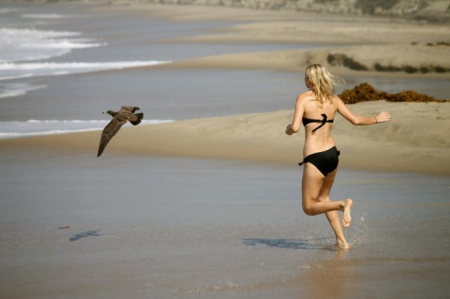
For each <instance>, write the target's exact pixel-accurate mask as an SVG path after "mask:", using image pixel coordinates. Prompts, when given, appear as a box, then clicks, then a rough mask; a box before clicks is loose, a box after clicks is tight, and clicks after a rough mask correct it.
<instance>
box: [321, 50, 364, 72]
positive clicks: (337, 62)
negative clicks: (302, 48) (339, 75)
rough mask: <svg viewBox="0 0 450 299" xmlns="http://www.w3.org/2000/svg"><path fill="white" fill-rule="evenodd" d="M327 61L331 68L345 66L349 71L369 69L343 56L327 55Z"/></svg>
mask: <svg viewBox="0 0 450 299" xmlns="http://www.w3.org/2000/svg"><path fill="white" fill-rule="evenodd" d="M327 61H328V63H329V64H330V65H333V66H345V67H348V68H349V69H351V70H356V71H367V70H368V69H369V68H368V67H366V66H365V65H363V64H361V63H359V62H357V61H356V60H354V59H353V58H351V57H348V56H347V55H345V54H328V56H327Z"/></svg>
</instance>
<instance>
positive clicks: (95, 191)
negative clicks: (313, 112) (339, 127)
mask: <svg viewBox="0 0 450 299" xmlns="http://www.w3.org/2000/svg"><path fill="white" fill-rule="evenodd" d="M101 158H102V159H98V158H96V157H95V155H89V154H86V153H75V152H74V151H73V150H66V149H54V150H50V149H46V150H41V149H37V148H28V149H22V150H20V151H19V152H14V153H9V154H8V153H6V154H5V153H2V155H1V157H0V163H1V165H2V179H1V181H0V187H1V190H2V191H1V192H2V200H1V203H0V207H1V209H0V213H1V214H0V216H1V227H2V235H1V239H0V241H1V247H0V253H1V259H0V264H1V268H2V270H3V271H2V272H1V274H0V281H1V282H2V286H3V287H2V288H1V291H0V297H2V298H49V297H57V298H80V297H90V298H92V297H108V298H123V297H127V298H148V297H152V298H223V297H226V298H273V297H280V298H293V297H299V296H300V297H303V296H305V297H308V298H349V297H350V298H361V297H373V298H379V297H391V296H393V297H399V296H400V297H401V296H407V297H408V298H423V297H432V298H444V297H445V295H446V294H448V292H449V288H448V284H446V279H447V277H448V275H449V269H450V268H449V266H450V257H449V255H448V252H449V246H450V244H449V242H448V223H447V215H448V212H449V208H450V206H449V204H448V196H447V191H448V185H449V179H448V177H440V176H428V175H414V174H407V173H405V174H401V173H377V172H362V171H349V170H345V169H341V171H340V174H339V176H338V178H337V181H336V183H335V187H334V189H333V192H332V198H333V199H340V198H344V197H348V196H351V197H352V198H353V199H354V200H355V205H354V208H353V210H352V217H353V221H352V227H351V228H350V229H348V230H346V237H347V239H348V241H349V243H350V244H351V245H352V249H351V250H349V251H333V250H329V249H327V247H328V246H331V245H333V244H334V238H333V233H332V231H331V229H330V227H329V225H328V223H327V220H326V218H325V217H324V216H317V217H308V216H306V215H304V214H303V213H302V211H301V200H300V198H299V196H300V181H301V174H302V172H301V168H299V167H298V166H295V165H293V166H280V165H278V164H273V163H269V164H264V163H251V162H245V161H233V160H223V161H220V160H203V159H185V158H156V157H151V156H146V157H142V156H139V155H138V156H136V155H114V154H111V153H109V155H105V156H102V157H101ZM60 227H68V228H62V229H60Z"/></svg>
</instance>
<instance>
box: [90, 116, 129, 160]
mask: <svg viewBox="0 0 450 299" xmlns="http://www.w3.org/2000/svg"><path fill="white" fill-rule="evenodd" d="M126 122H127V120H126V119H124V120H119V119H117V118H113V119H112V120H111V121H110V122H109V124H108V125H106V127H105V128H104V129H103V132H102V137H101V138H100V145H99V147H98V154H97V157H100V155H101V154H102V153H103V150H104V149H105V147H106V145H107V144H108V142H109V141H110V140H111V139H112V138H113V137H114V135H116V134H117V132H119V130H120V128H121V127H122V126H123V125H124V124H125V123H126Z"/></svg>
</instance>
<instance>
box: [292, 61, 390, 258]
mask: <svg viewBox="0 0 450 299" xmlns="http://www.w3.org/2000/svg"><path fill="white" fill-rule="evenodd" d="M339 80H341V79H340V78H338V77H336V76H333V75H332V74H330V73H329V72H328V71H327V70H326V69H325V67H323V66H322V65H320V64H312V65H310V66H308V67H307V68H306V72H305V84H306V87H307V88H308V89H309V91H307V92H305V93H302V94H299V95H298V97H297V102H296V104H295V112H294V118H293V120H292V123H291V124H289V125H288V126H287V127H286V134H287V135H289V136H290V135H292V134H293V133H296V132H298V130H300V127H301V124H302V123H303V125H304V126H305V145H304V148H303V157H304V159H303V162H302V163H299V165H300V166H301V165H304V170H303V179H302V206H303V211H304V212H305V214H307V215H310V216H313V215H317V214H323V213H325V215H326V216H327V218H328V221H329V222H330V225H331V227H332V228H333V230H334V233H335V235H336V241H337V243H336V245H335V246H336V247H338V248H342V249H347V248H349V245H348V243H347V241H346V240H345V237H344V232H343V229H342V226H341V222H340V220H339V215H338V212H337V211H343V217H342V224H343V226H344V227H350V222H351V221H352V218H351V215H350V210H351V207H352V205H353V201H352V200H351V199H349V198H348V199H345V200H340V201H330V197H329V195H330V190H331V187H332V186H333V182H334V178H335V176H336V173H337V170H338V164H339V154H340V152H339V151H338V150H337V149H336V146H335V143H334V139H333V137H332V136H331V129H332V127H333V120H334V117H335V115H336V111H337V112H339V114H341V115H342V116H343V117H344V118H345V119H347V120H348V121H349V122H351V123H352V124H354V125H374V124H377V123H381V122H385V121H389V120H391V115H390V113H389V112H381V113H380V114H378V115H377V116H369V117H366V116H359V115H356V114H354V113H352V112H351V111H350V110H349V109H348V107H347V106H346V105H345V104H344V102H343V101H342V100H341V99H340V98H339V97H338V96H337V95H335V94H334V87H335V86H336V85H337V84H338V83H339Z"/></svg>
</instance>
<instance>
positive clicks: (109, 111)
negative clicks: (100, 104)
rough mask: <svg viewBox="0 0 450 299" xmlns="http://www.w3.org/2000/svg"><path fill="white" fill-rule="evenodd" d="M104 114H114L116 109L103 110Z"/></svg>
mask: <svg viewBox="0 0 450 299" xmlns="http://www.w3.org/2000/svg"><path fill="white" fill-rule="evenodd" d="M103 114H109V115H111V116H114V111H112V110H108V111H103Z"/></svg>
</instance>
